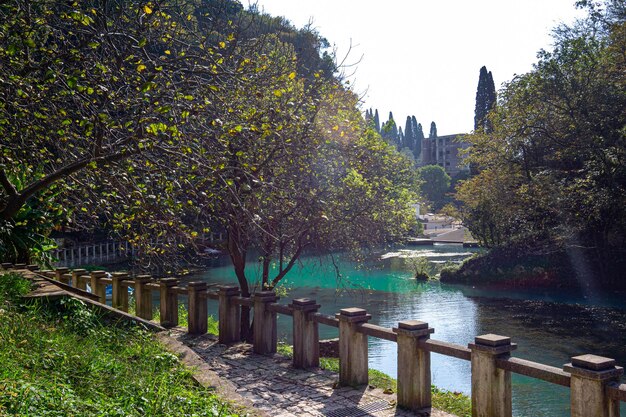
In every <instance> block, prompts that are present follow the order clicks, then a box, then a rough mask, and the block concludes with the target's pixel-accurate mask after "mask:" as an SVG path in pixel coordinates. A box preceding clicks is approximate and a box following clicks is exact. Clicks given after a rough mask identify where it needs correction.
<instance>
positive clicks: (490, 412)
mask: <svg viewBox="0 0 626 417" xmlns="http://www.w3.org/2000/svg"><path fill="white" fill-rule="evenodd" d="M468 347H469V348H470V349H471V351H472V417H511V416H512V414H513V408H512V404H511V373H510V372H509V371H505V370H503V369H498V367H497V366H496V359H498V358H506V357H509V356H511V351H513V350H514V349H516V348H517V345H516V344H515V343H511V338H510V337H506V336H499V335H495V334H486V335H483V336H477V337H476V338H475V340H474V343H470V344H469V345H468Z"/></svg>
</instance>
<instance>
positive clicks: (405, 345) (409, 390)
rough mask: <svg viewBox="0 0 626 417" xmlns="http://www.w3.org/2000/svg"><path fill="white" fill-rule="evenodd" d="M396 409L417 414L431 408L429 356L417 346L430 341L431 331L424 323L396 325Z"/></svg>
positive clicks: (432, 330)
mask: <svg viewBox="0 0 626 417" xmlns="http://www.w3.org/2000/svg"><path fill="white" fill-rule="evenodd" d="M393 331H394V332H395V333H397V334H398V406H399V407H402V408H407V409H410V410H415V411H416V410H420V409H423V408H428V407H430V406H431V393H430V389H431V387H430V382H431V371H430V352H429V351H427V350H424V349H421V348H420V345H419V342H421V341H425V340H427V339H429V338H430V334H431V333H433V332H434V331H435V330H434V329H433V328H429V327H428V323H425V322H423V321H417V320H407V321H401V322H400V323H398V327H397V328H393Z"/></svg>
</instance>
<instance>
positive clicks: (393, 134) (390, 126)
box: [380, 112, 400, 149]
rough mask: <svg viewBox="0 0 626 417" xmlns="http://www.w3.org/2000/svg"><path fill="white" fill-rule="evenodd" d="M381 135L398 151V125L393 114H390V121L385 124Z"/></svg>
mask: <svg viewBox="0 0 626 417" xmlns="http://www.w3.org/2000/svg"><path fill="white" fill-rule="evenodd" d="M380 135H381V136H382V137H383V139H385V141H387V143H389V144H391V145H394V146H395V147H396V149H398V148H399V147H400V146H399V145H400V143H399V141H398V125H397V124H396V121H395V120H394V119H393V113H392V112H389V120H387V121H386V122H385V123H383V126H382V127H381V129H380Z"/></svg>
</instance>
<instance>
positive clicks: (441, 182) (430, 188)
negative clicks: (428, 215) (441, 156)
mask: <svg viewBox="0 0 626 417" xmlns="http://www.w3.org/2000/svg"><path fill="white" fill-rule="evenodd" d="M417 173H418V177H419V179H420V181H421V185H420V194H421V195H422V196H423V197H425V198H426V199H427V200H428V201H430V202H431V203H432V205H433V210H439V209H440V208H441V207H443V205H444V204H445V197H446V193H447V192H448V190H449V188H450V176H449V175H448V174H446V171H445V170H444V169H443V168H442V167H441V166H439V165H426V166H424V167H421V168H419V169H418V171H417Z"/></svg>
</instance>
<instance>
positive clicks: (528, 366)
mask: <svg viewBox="0 0 626 417" xmlns="http://www.w3.org/2000/svg"><path fill="white" fill-rule="evenodd" d="M496 366H497V367H498V368H500V369H504V370H505V371H511V372H515V373H516V374H519V375H526V376H529V377H531V378H535V379H541V380H542V381H547V382H551V383H553V384H557V385H562V386H564V387H569V386H570V380H571V375H570V374H569V373H567V372H565V371H563V370H561V369H560V368H557V367H554V366H549V365H544V364H542V363H537V362H532V361H529V360H526V359H520V358H498V359H496Z"/></svg>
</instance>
